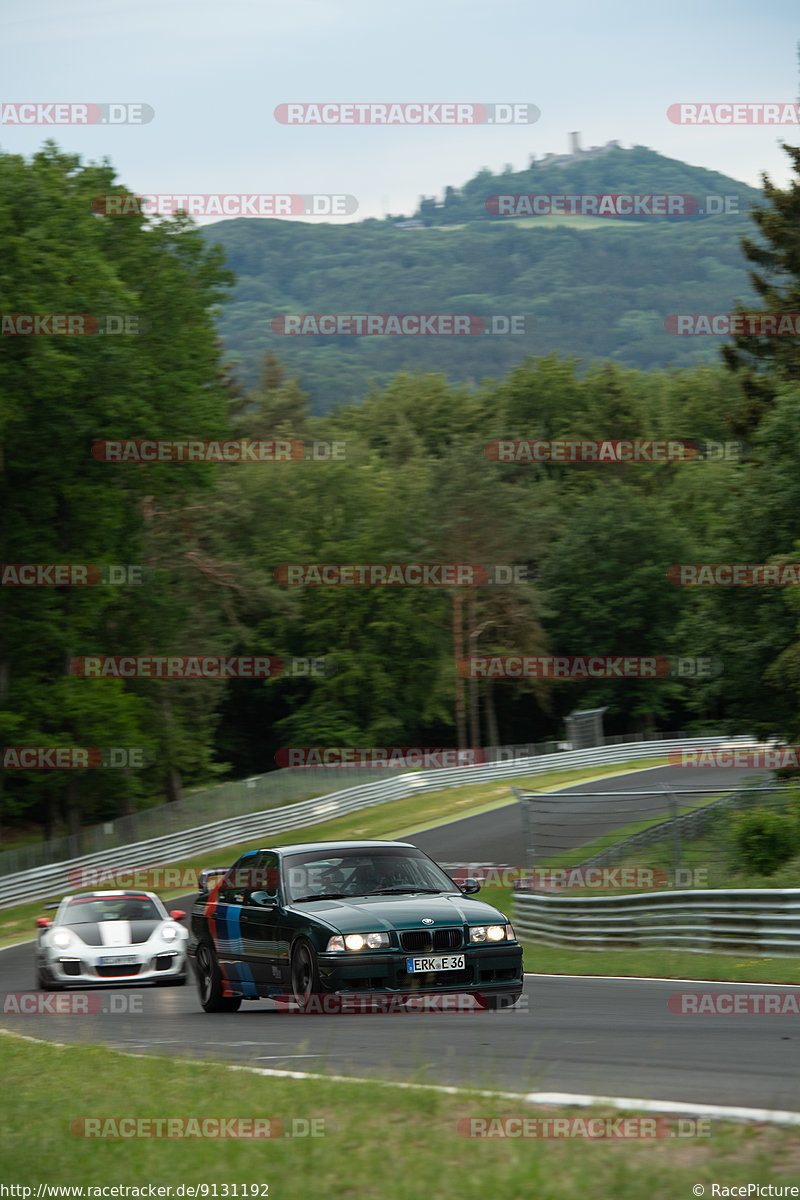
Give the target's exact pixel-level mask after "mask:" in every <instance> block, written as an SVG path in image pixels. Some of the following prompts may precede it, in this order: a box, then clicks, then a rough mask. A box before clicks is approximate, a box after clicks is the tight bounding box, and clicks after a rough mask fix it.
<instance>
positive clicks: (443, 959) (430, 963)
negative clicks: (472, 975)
mask: <svg viewBox="0 0 800 1200" xmlns="http://www.w3.org/2000/svg"><path fill="white" fill-rule="evenodd" d="M406 964H407V965H406V970H407V971H408V973H409V975H414V974H428V972H429V971H463V970H464V955H463V954H441V955H439V956H438V957H436V958H407V959H406Z"/></svg>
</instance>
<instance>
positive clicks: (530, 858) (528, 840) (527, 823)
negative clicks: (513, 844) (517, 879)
mask: <svg viewBox="0 0 800 1200" xmlns="http://www.w3.org/2000/svg"><path fill="white" fill-rule="evenodd" d="M511 790H512V792H513V793H514V795H515V796H516V797H517V802H518V803H519V804H520V805H521V807H522V839H523V842H524V845H525V866H526V868H527V869H528V870H529V871H530V873H531V891H535V890H536V873H535V871H534V866H535V857H536V854H535V850H534V845H533V816H532V814H531V798H530V796H529V795H526V794H525V793H524V792H523V790H522V788H518V787H514V786H513V784H512V787H511Z"/></svg>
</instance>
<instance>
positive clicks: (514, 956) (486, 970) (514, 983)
mask: <svg viewBox="0 0 800 1200" xmlns="http://www.w3.org/2000/svg"><path fill="white" fill-rule="evenodd" d="M447 953H448V954H463V955H464V968H463V970H456V971H435V972H429V973H427V974H422V973H418V972H411V973H410V972H409V971H408V970H407V969H406V968H407V960H408V959H409V958H412V957H415V955H412V954H410V953H401V952H398V951H397V950H390V951H383V952H381V953H377V954H362V953H360V952H355V953H349V952H348V951H345V952H344V953H341V952H340V953H334V954H328V953H322V954H319V955H318V962H319V975H320V982H321V984H322V987H323V989H324V990H325V991H332V992H337V991H347V992H351V991H362V990H363V991H366V992H398V993H403V994H405V995H426V994H440V995H441V994H444V993H446V992H473V991H474V992H481V993H485V994H486V995H491V994H492V993H494V992H514V991H521V990H522V983H523V976H522V947H521V946H519V945H513V944H512V945H508V946H491V947H490V946H486V947H481V948H479V949H476V948H474V947H470V948H464V949H462V950H452V951H447ZM437 957H439V955H438V954H437Z"/></svg>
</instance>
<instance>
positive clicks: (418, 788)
mask: <svg viewBox="0 0 800 1200" xmlns="http://www.w3.org/2000/svg"><path fill="white" fill-rule="evenodd" d="M731 740H732V739H730V738H728V737H705V738H679V739H670V740H665V741H657V742H641V741H639V742H629V743H627V744H623V745H614V746H595V747H591V748H589V749H586V750H567V751H562V752H561V753H556V754H541V755H537V756H536V757H534V758H528V759H521V760H517V761H513V762H496V763H486V764H484V765H482V766H478V767H454V768H451V769H449V770H435V771H419V772H413V773H407V774H403V775H400V776H397V775H395V774H393V775H392V778H390V779H386V780H385V781H379V782H375V783H367V784H364V785H362V786H361V787H354V788H347V789H345V790H343V791H339V792H332V793H329V794H328V795H325V796H322V797H320V796H317V797H315V798H314V799H312V800H304V801H301V802H300V803H299V804H288V805H285V806H284V807H282V808H277V809H275V808H273V809H268V810H266V811H261V812H255V813H248V814H245V815H242V816H238V817H234V818H228V819H227V820H224V821H215V822H213V823H211V824H208V825H201V826H199V827H197V828H195V829H191V830H184V831H182V832H179V833H173V834H168V835H166V836H164V837H159V838H153V839H150V840H148V841H144V842H137V843H134V844H132V845H128V846H120V847H117V848H115V849H108V850H101V851H99V852H97V853H95V854H87V855H83V856H82V857H79V858H72V859H68V860H66V861H63V862H59V863H51V864H49V865H48V866H40V867H36V868H34V869H32V870H29V871H20V872H17V873H15V874H13V875H6V876H4V877H2V878H0V908H8V907H9V906H10V905H13V904H19V903H20V902H21V901H25V900H28V901H30V900H43V899H46V898H48V897H50V896H56V895H63V894H65V893H66V892H68V891H70V890H71V889H72V888H74V887H75V883H74V879H75V874H76V873H77V871H78V870H79V869H80V868H81V867H101V868H102V869H103V871H104V872H112V871H114V870H116V871H138V870H147V869H148V868H151V867H160V866H163V865H164V864H165V863H175V862H180V861H182V860H184V859H187V858H191V857H194V856H195V855H198V854H207V853H210V852H211V851H213V850H218V849H222V848H224V847H225V846H233V845H237V844H240V843H242V842H249V841H254V840H255V839H257V838H265V837H267V836H269V835H272V834H277V833H284V832H286V831H287V830H291V829H303V828H307V827H308V826H309V825H316V824H318V823H319V822H320V821H325V820H330V819H331V818H333V817H339V816H346V815H347V814H349V813H353V812H358V811H359V810H361V809H364V808H371V807H373V806H374V805H377V804H385V803H387V802H388V801H390V800H401V799H406V798H407V797H409V796H413V795H417V794H419V793H420V792H426V791H439V790H441V789H442V788H450V787H464V786H465V785H468V784H471V783H488V782H490V781H492V780H495V779H514V778H517V779H518V778H521V777H530V776H531V775H541V774H545V773H546V772H549V771H554V770H555V771H566V770H571V769H574V768H581V767H593V766H611V765H617V764H624V763H626V762H630V761H632V760H635V759H640V758H661V757H663V756H664V755H665V754H668V753H669V751H670V750H682V749H696V750H700V749H706V748H707V749H713V748H715V747H724V746H726V745H728V744H730V742H731ZM753 742H754V739H751V738H738V739H736V744H737V745H741V744H744V743H747V744H753ZM387 773H388V772H387ZM321 790H322V789H321Z"/></svg>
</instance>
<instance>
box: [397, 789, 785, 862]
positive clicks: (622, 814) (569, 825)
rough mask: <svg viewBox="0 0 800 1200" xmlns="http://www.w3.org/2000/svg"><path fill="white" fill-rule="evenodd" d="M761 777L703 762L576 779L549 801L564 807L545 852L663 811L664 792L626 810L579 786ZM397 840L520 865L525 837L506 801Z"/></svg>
mask: <svg viewBox="0 0 800 1200" xmlns="http://www.w3.org/2000/svg"><path fill="white" fill-rule="evenodd" d="M764 782H765V773H764V772H763V771H762V772H761V773H759V772H756V771H753V770H749V771H746V770H738V769H737V770H725V771H723V770H709V769H707V768H696V769H694V770H690V769H688V768H684V767H653V768H651V769H650V770H647V771H635V772H633V773H631V774H628V775H617V776H614V777H613V778H608V777H605V778H603V779H601V780H595V782H594V783H582V784H577V785H576V786H574V787H570V788H567V789H565V790H566V791H567V792H568V793H569V799H559V800H555V799H554V800H553V801H552V802H551V803H552V806H553V808H554V809H555V807H556V806H559V808H560V809H563V810H564V826H563V830H562V831H561V837H560V840H559V841H558V842H557V843H556V842H552V843H549V844H548V847H547V852H548V853H550V854H554V853H557V852H558V851H561V850H570V849H572V847H573V846H580V845H583V843H584V842H586V841H588V840H589V839H590V838H594V837H598V836H599V835H600V834H602V833H607V832H608V831H609V830H611V829H617V828H619V826H620V825H622V824H625V823H626V822H627V821H629V820H633V819H636V820H638V819H640V818H641V817H642V816H647V815H649V814H651V813H652V814H655V813H664V814H665V818H666V817H667V816H669V801H668V798H667V796H666V794H664V796H663V797H662V796H642V797H641V799H640V800H638V801H637V802H636V804H635V806H633V805H632V806H631V807H632V808H634V807H635V812H631V814H630V815H627V810H626V809H625V807H624V802H623V801H620V800H619V799H614V800H612V801H611V802H610V805H605V806H604V802H603V800H602V799H601V798H600V797H599V796H593V797H589V798H585V799H581V796H582V794H583V793H584V792H602V791H611V792H631V793H634V794H635V793H636V792H637V791H638V790H639V789H642V790H643V791H653V792H655V791H659V790H660V789H662V788H664V789H667V790H669V789H674V791H675V792H682V791H690V790H691V789H692V788H715V789H718V790H719V791H720V792H722V791H729V790H731V789H733V788H736V787H755V786H757V785H758V784H760V783H764ZM543 798H544V799H545V800H547V794H546V793H543ZM696 798H699V797H696ZM709 799H711V796H709ZM609 806H611V807H613V808H614V812H615V814H616V815H613V814H611V815H606V814H604V807H605V809H606V813H607V811H608V808H609ZM621 810H622V811H621ZM399 840H401V841H406V842H413V843H414V845H415V846H419V848H420V850H424V851H425V853H426V854H429V855H430V856H431V858H435V859H437V861H439V862H485V863H504V864H508V865H509V866H515V867H523V866H526V863H525V862H523V861H522V855H523V851H524V845H525V842H524V836H523V829H522V815H521V811H520V807H519V805H518V804H509V805H508V806H506V807H503V808H498V809H494V810H493V811H492V812H488V813H480V814H479V815H478V816H475V817H466V818H465V819H464V820H463V821H458V822H457V823H456V824H453V825H442V826H440V827H439V828H438V829H428V830H426V831H425V832H424V833H419V834H409V835H408V836H407V837H403V838H401V839H399Z"/></svg>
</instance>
